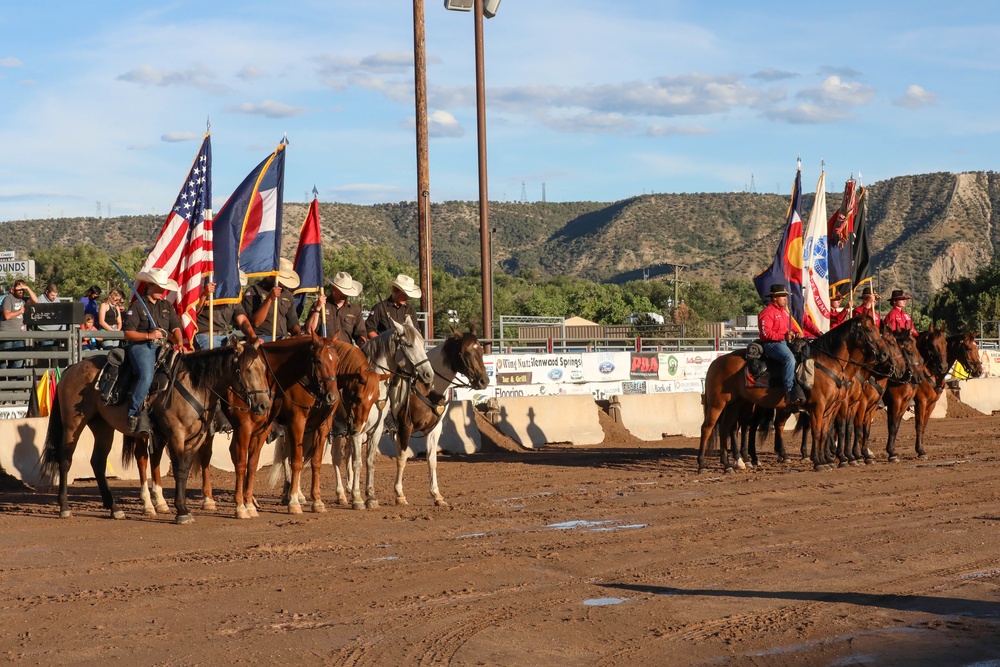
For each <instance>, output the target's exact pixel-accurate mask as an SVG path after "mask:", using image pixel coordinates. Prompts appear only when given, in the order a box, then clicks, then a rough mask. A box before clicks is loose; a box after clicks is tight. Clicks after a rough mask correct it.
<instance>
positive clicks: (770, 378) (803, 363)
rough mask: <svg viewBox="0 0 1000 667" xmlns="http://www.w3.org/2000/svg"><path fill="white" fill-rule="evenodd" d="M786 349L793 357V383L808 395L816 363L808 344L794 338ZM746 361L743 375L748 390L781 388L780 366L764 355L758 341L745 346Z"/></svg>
mask: <svg viewBox="0 0 1000 667" xmlns="http://www.w3.org/2000/svg"><path fill="white" fill-rule="evenodd" d="M788 348H789V349H790V350H791V351H792V356H793V357H795V383H796V384H797V385H799V386H801V387H802V389H803V390H805V392H806V394H807V395H808V393H809V390H810V389H812V386H813V379H814V376H815V373H816V366H815V363H816V362H815V361H813V359H812V352H811V349H810V347H809V343H808V341H806V340H805V339H804V338H796V339H795V340H793V341H790V342H789V343H788ZM746 361H747V363H746V365H745V366H744V367H743V368H744V370H743V375H744V378H745V379H746V386H747V387H748V388H755V387H758V388H759V387H764V388H770V387H777V388H779V389H782V388H783V387H782V384H781V365H780V363H779V362H778V361H775V360H773V359H770V358H768V357H767V356H765V355H764V346H763V345H761V344H760V341H754V342H753V343H750V345H748V346H747V349H746Z"/></svg>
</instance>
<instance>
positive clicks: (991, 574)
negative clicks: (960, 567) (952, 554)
mask: <svg viewBox="0 0 1000 667" xmlns="http://www.w3.org/2000/svg"><path fill="white" fill-rule="evenodd" d="M998 574H1000V570H986V571H985V572H970V573H969V574H963V575H962V579H982V578H984V577H995V576H997V575H998Z"/></svg>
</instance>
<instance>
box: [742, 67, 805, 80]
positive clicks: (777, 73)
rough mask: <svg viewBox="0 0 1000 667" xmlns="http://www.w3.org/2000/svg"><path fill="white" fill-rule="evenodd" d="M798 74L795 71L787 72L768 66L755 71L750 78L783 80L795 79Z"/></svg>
mask: <svg viewBox="0 0 1000 667" xmlns="http://www.w3.org/2000/svg"><path fill="white" fill-rule="evenodd" d="M797 76H799V75H798V74H796V73H795V72H786V71H784V70H780V69H774V68H773V67H768V68H766V69H762V70H760V71H759V72H754V73H753V74H751V75H750V78H751V79H758V80H760V81H781V80H783V79H794V78H795V77H797Z"/></svg>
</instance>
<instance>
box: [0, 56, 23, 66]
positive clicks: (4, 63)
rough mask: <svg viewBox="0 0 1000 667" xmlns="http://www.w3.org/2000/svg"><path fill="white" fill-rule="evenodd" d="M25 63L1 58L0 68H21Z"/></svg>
mask: <svg viewBox="0 0 1000 667" xmlns="http://www.w3.org/2000/svg"><path fill="white" fill-rule="evenodd" d="M22 65H24V63H22V62H21V60H20V59H19V58H14V57H9V58H0V67H21V66H22Z"/></svg>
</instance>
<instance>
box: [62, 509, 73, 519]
mask: <svg viewBox="0 0 1000 667" xmlns="http://www.w3.org/2000/svg"><path fill="white" fill-rule="evenodd" d="M71 516H73V512H71V511H70V510H62V511H60V512H59V518H60V519H68V518H70V517H71Z"/></svg>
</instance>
